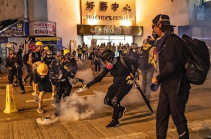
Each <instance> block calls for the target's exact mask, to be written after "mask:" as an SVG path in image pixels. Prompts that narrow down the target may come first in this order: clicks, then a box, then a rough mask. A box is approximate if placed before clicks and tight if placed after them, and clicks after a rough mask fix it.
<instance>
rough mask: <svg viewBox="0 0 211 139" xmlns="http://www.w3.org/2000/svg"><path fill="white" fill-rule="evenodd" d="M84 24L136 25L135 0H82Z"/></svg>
mask: <svg viewBox="0 0 211 139" xmlns="http://www.w3.org/2000/svg"><path fill="white" fill-rule="evenodd" d="M81 9H82V19H81V21H82V24H83V25H119V26H125V25H126V24H125V23H126V22H125V21H127V25H129V26H132V25H135V24H136V23H135V21H136V13H135V10H134V9H135V0H130V1H123V0H115V1H111V0H81Z"/></svg>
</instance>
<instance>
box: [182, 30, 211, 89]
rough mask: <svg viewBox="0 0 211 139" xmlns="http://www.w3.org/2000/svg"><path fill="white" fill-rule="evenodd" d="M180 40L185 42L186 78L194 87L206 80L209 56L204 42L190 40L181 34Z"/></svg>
mask: <svg viewBox="0 0 211 139" xmlns="http://www.w3.org/2000/svg"><path fill="white" fill-rule="evenodd" d="M182 40H183V41H184V42H185V45H184V48H185V50H186V64H185V69H186V77H187V80H188V81H189V82H190V83H192V84H195V85H201V84H203V83H204V81H205V80H206V77H207V74H208V71H209V68H210V56H209V51H208V48H207V46H206V44H205V42H204V41H201V40H197V39H192V38H191V37H189V36H188V35H185V34H183V36H182Z"/></svg>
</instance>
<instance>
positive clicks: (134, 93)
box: [121, 88, 144, 106]
mask: <svg viewBox="0 0 211 139" xmlns="http://www.w3.org/2000/svg"><path fill="white" fill-rule="evenodd" d="M143 103H144V101H143V99H142V96H141V94H140V92H138V90H137V89H136V88H132V89H131V90H130V92H129V93H128V94H127V95H126V96H125V97H124V98H123V100H122V101H121V105H123V106H131V105H140V104H143Z"/></svg>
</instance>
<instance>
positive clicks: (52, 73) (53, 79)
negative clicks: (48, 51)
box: [49, 51, 62, 99]
mask: <svg viewBox="0 0 211 139" xmlns="http://www.w3.org/2000/svg"><path fill="white" fill-rule="evenodd" d="M61 59H62V52H60V51H57V52H56V58H55V59H53V60H52V61H51V63H50V65H49V68H50V74H49V77H50V81H51V84H52V99H53V98H54V95H55V91H56V74H55V71H58V68H57V66H58V65H59V64H61V61H62V60H61Z"/></svg>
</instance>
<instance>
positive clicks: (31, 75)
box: [24, 64, 33, 85]
mask: <svg viewBox="0 0 211 139" xmlns="http://www.w3.org/2000/svg"><path fill="white" fill-rule="evenodd" d="M26 69H27V72H28V74H27V75H26V77H25V78H24V80H25V81H26V80H27V79H28V78H29V77H30V85H31V84H32V81H33V72H32V66H31V65H29V64H27V65H26Z"/></svg>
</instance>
